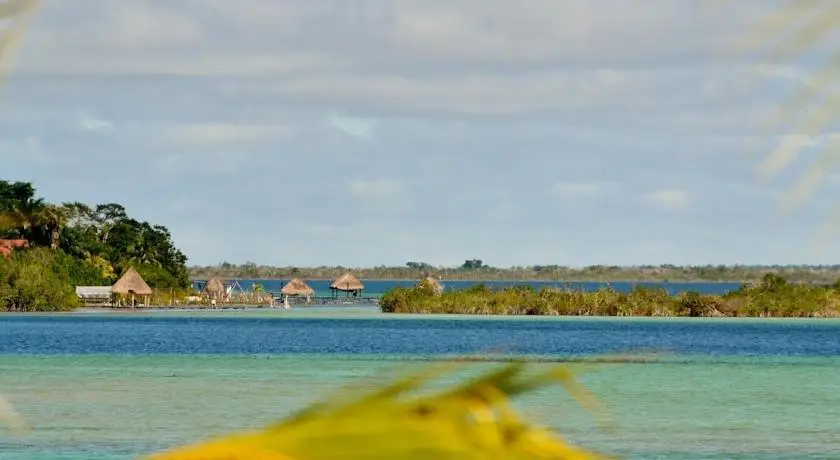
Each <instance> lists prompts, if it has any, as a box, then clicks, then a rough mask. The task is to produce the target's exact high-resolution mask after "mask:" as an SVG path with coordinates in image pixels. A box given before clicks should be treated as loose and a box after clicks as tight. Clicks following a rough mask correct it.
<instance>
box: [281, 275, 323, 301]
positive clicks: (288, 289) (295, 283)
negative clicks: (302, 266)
mask: <svg viewBox="0 0 840 460" xmlns="http://www.w3.org/2000/svg"><path fill="white" fill-rule="evenodd" d="M280 292H281V293H283V295H284V296H287V297H289V296H303V297H311V296H313V295H315V289H312V287H310V286H309V285H308V284H306V282H305V281H303V280H301V279H299V278H294V279H292V280H291V281H289V282H288V283H286V285H285V286H283V288H282V289H280Z"/></svg>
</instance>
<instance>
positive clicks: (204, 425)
mask: <svg viewBox="0 0 840 460" xmlns="http://www.w3.org/2000/svg"><path fill="white" fill-rule="evenodd" d="M397 363H398V361H397V360H392V359H385V358H383V357H365V356H359V355H355V356H352V357H348V356H345V357H342V356H335V355H332V356H325V355H294V356H271V357H267V356H265V357H261V356H200V355H198V356H196V355H194V356H181V357H179V356H148V357H120V356H96V355H93V356H41V357H34V356H15V355H5V356H3V355H0V393H2V394H4V395H5V396H6V397H7V398H8V399H9V400H10V401H11V402H12V403H13V404H14V405H15V406H16V408H17V409H18V410H19V411H20V412H21V413H22V415H23V416H24V417H25V418H26V419H27V420H28V421H29V422H30V423H32V424H33V426H34V431H33V432H32V433H31V434H30V435H29V436H26V437H22V438H11V437H9V436H8V434H7V433H4V432H2V431H0V459H4V460H6V459H17V460H31V459H86V460H99V459H129V458H135V456H136V454H138V453H143V452H150V451H153V450H156V449H160V448H164V447H167V446H171V445H175V444H180V443H184V442H188V441H193V440H197V439H200V438H202V437H204V436H206V435H208V434H211V433H221V432H225V431H228V430H232V429H237V428H242V427H258V426H260V425H261V424H263V423H265V422H267V421H271V420H275V419H277V418H278V417H281V416H283V415H285V414H288V413H289V412H290V411H292V410H294V409H297V408H300V407H302V406H303V405H304V404H305V403H306V402H308V401H312V400H315V399H318V398H320V397H321V396H324V395H325V394H327V393H329V392H331V391H332V390H335V389H336V388H337V387H338V386H340V385H342V384H345V383H349V382H351V381H353V380H354V379H358V378H361V377H365V376H372V375H374V374H377V373H378V372H381V371H383V370H385V369H390V368H393V366H394V365H396V364H397ZM838 364H840V360H838V359H837V358H818V357H807V358H805V357H803V358H790V357H788V358H773V357H768V358H760V359H759V358H727V359H704V358H695V359H688V360H675V361H673V362H664V363H655V364H626V365H617V366H609V367H605V368H602V369H600V371H599V372H596V373H593V374H587V375H586V376H585V377H584V381H585V383H586V384H587V385H588V387H589V388H590V389H591V390H592V391H594V392H595V393H596V394H597V395H598V396H599V397H600V399H601V400H602V402H603V403H604V405H605V406H606V407H607V408H609V410H610V411H611V412H612V414H613V416H614V418H615V425H614V427H613V429H612V431H610V432H606V433H605V432H601V431H598V430H597V428H596V427H595V426H594V425H593V423H592V422H591V421H590V420H589V419H588V418H587V417H586V415H585V414H584V413H583V412H581V410H580V409H578V408H576V407H575V406H574V405H573V404H571V403H570V402H569V401H568V400H566V399H565V398H563V397H557V398H555V397H554V396H555V395H554V394H553V393H551V394H540V395H536V396H533V397H530V398H527V399H525V400H523V401H522V402H521V403H520V404H519V406H520V407H521V408H522V409H523V410H525V411H527V412H528V413H530V414H531V416H532V417H534V418H536V419H537V420H540V421H542V422H545V423H548V424H550V425H551V426H553V427H556V428H557V429H558V430H559V431H560V432H562V433H564V434H566V435H567V437H569V438H570V439H572V440H574V441H576V442H578V443H581V444H584V445H587V446H594V447H598V448H601V449H603V450H606V451H607V452H614V453H620V454H627V455H628V457H629V458H639V459H642V458H644V459H704V458H709V459H710V458H715V459H808V458H815V459H816V458H820V459H837V458H840V433H838V432H840V367H838ZM411 365H414V364H411ZM561 415H562V416H561Z"/></svg>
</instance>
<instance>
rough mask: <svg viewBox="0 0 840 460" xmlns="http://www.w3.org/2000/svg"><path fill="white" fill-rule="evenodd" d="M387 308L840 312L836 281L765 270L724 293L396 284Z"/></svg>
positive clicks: (783, 314)
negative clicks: (441, 288)
mask: <svg viewBox="0 0 840 460" xmlns="http://www.w3.org/2000/svg"><path fill="white" fill-rule="evenodd" d="M380 306H381V308H382V311H383V312H385V313H417V314H424V313H425V314H468V315H553V316H692V317H797V318H799V317H840V290H838V285H837V284H835V285H831V286H813V285H805V284H798V283H789V282H788V281H787V280H786V279H785V278H782V277H781V276H779V275H774V274H767V275H765V276H764V277H763V278H762V279H761V281H760V282H759V283H757V284H755V285H752V286H746V285H745V286H743V287H742V288H741V289H740V290H738V291H734V292H731V293H728V294H725V295H707V294H699V293H696V292H685V293H681V294H679V295H670V294H669V293H668V292H667V291H666V290H665V289H660V288H643V287H636V288H635V289H633V290H632V291H630V292H628V293H622V292H618V291H616V290H614V289H611V288H604V289H601V290H598V291H595V292H585V291H580V290H561V289H557V288H545V289H540V290H536V289H534V288H532V287H530V286H524V287H523V286H516V287H509V288H505V289H499V290H494V289H490V288H489V287H487V286H484V285H477V286H474V287H471V288H469V289H464V290H459V291H446V292H443V293H440V292H435V291H434V290H433V289H430V288H428V287H425V286H416V287H410V288H396V289H393V290H391V291H389V292H387V293H385V294H384V295H383V296H382V299H381V301H380Z"/></svg>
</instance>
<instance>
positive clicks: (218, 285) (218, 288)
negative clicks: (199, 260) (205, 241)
mask: <svg viewBox="0 0 840 460" xmlns="http://www.w3.org/2000/svg"><path fill="white" fill-rule="evenodd" d="M201 291H202V292H206V293H209V294H224V293H225V292H226V290H225V283H224V282H223V281H222V280H220V279H219V278H215V277H213V278H210V280H208V281H207V283H205V284H204V288H203V289H202V290H201Z"/></svg>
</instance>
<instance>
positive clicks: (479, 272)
mask: <svg viewBox="0 0 840 460" xmlns="http://www.w3.org/2000/svg"><path fill="white" fill-rule="evenodd" d="M347 272H352V273H353V274H354V275H356V276H358V277H359V278H361V279H367V280H373V279H415V278H418V277H421V276H426V275H432V276H433V277H435V278H438V277H440V278H441V279H446V280H485V281H491V280H504V281H524V280H545V281H561V282H562V281H733V282H746V281H759V280H760V279H761V277H762V276H764V275H766V274H767V273H776V274H781V275H782V276H784V277H785V278H787V279H788V280H790V281H804V282H822V283H824V282H833V281H834V280H836V279H837V278H840V265H830V266H829V265H824V266H724V265H704V266H689V267H678V266H674V265H656V266H654V265H643V266H637V267H618V266H608V265H593V266H590V267H582V268H574V267H564V266H560V265H535V266H530V267H508V268H500V267H491V266H488V265H485V264H484V262H483V261H481V260H479V259H473V260H467V261H464V264H462V265H461V266H459V267H434V266H432V265H431V264H428V263H425V262H407V263H406V265H405V266H404V267H386V266H379V267H369V268H352V267H341V266H335V267H309V268H305V267H271V266H263V265H257V264H255V263H252V262H248V263H245V264H242V265H235V264H231V263H228V262H223V263H221V264H219V265H216V266H208V267H190V277H191V278H193V279H209V278H212V277H214V276H220V277H223V278H229V279H230V278H240V279H289V278H305V279H310V280H313V279H336V278H338V277H339V276H341V275H343V274H344V273H347Z"/></svg>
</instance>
